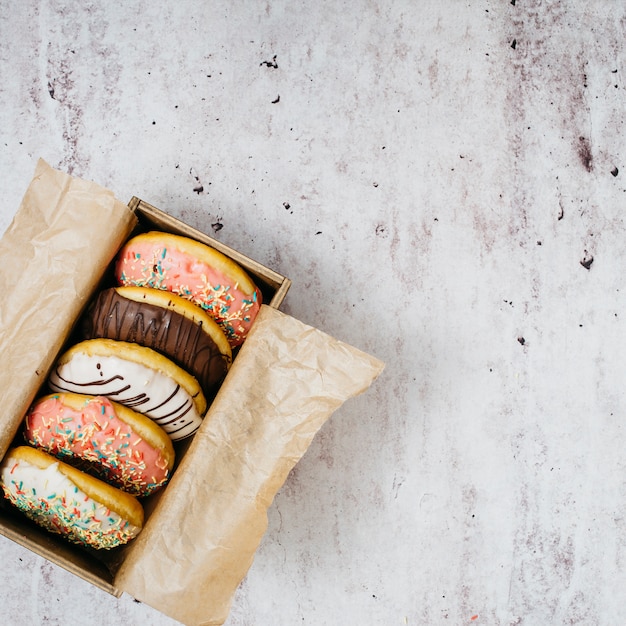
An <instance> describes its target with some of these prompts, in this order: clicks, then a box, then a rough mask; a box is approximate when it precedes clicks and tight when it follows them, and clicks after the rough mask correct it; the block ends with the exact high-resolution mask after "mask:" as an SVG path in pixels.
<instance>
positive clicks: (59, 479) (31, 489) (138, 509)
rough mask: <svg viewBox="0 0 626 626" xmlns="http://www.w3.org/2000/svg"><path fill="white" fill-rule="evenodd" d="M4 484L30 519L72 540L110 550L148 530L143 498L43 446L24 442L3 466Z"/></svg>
mask: <svg viewBox="0 0 626 626" xmlns="http://www.w3.org/2000/svg"><path fill="white" fill-rule="evenodd" d="M0 487H1V488H2V491H3V493H4V496H5V498H7V500H9V502H11V503H12V504H13V505H14V506H15V507H17V508H18V509H19V510H20V511H22V513H24V514H25V515H26V516H27V517H28V518H30V519H31V520H32V521H34V522H35V523H36V524H38V525H39V526H41V527H43V528H45V529H46V530H48V531H50V532H53V533H56V534H58V535H62V536H63V537H65V538H66V539H67V540H68V541H70V542H72V543H75V544H78V545H83V546H89V547H91V548H95V549H97V550H102V549H104V550H109V549H111V548H116V547H118V546H121V545H124V544H126V543H128V542H129V541H131V540H132V539H134V538H135V537H136V536H137V535H138V534H139V533H140V532H141V529H142V528H143V521H144V511H143V507H142V506H141V504H140V503H139V501H138V500H137V499H136V498H135V497H134V496H131V495H130V494H128V493H125V492H124V491H121V490H120V489H117V488H115V487H113V486H111V485H109V484H107V483H105V482H103V481H101V480H98V479H97V478H94V477H93V476H89V475H88V474H85V473H84V472H81V471H79V470H77V469H76V468H74V467H72V466H70V465H67V464H65V463H63V462H61V461H58V460H57V459H55V458H54V457H52V456H50V455H49V454H46V453H45V452H43V451H42V450H38V449H37V448H32V447H30V446H19V447H17V448H13V449H11V450H9V451H8V452H7V454H6V455H5V457H4V459H3V461H2V464H1V465H0Z"/></svg>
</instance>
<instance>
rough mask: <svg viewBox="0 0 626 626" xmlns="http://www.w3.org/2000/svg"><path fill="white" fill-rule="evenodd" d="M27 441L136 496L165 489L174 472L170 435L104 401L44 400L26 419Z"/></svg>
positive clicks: (56, 396)
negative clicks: (171, 473)
mask: <svg viewBox="0 0 626 626" xmlns="http://www.w3.org/2000/svg"><path fill="white" fill-rule="evenodd" d="M24 439H25V440H26V442H27V443H28V444H30V445H31V446H35V447H36V448H40V449H42V450H44V451H45V452H47V453H48V454H51V455H52V456H55V457H56V458H58V459H60V460H62V461H65V462H66V463H68V464H70V465H73V466H75V467H78V468H79V469H81V470H84V471H86V472H87V473H89V474H93V475H95V476H96V477H98V478H100V479H102V480H104V481H106V482H108V483H109V484H112V485H114V486H116V487H119V488H120V489H122V490H124V491H126V492H127V493H131V494H133V495H135V496H147V495H149V494H151V493H153V492H154V491H155V490H157V489H159V488H161V487H163V486H164V485H165V484H166V483H167V481H168V480H169V476H170V472H171V471H172V468H173V467H174V446H173V445H172V440H171V439H170V438H169V437H168V436H167V434H166V433H165V431H164V430H163V429H162V428H160V427H159V426H157V425H156V424H155V423H154V422H153V421H152V420H150V419H149V418H147V417H146V416H145V415H141V414H140V413H136V412H135V411H133V410H131V409H129V408H127V407H125V406H123V405H121V404H117V403H114V402H111V401H110V400H109V399H108V398H105V397H94V396H86V395H81V394H74V393H59V394H52V395H47V396H44V397H43V398H39V399H38V400H37V401H35V403H34V404H33V405H32V406H31V408H30V410H29V411H28V413H27V414H26V418H25V420H24Z"/></svg>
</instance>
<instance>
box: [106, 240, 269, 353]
mask: <svg viewBox="0 0 626 626" xmlns="http://www.w3.org/2000/svg"><path fill="white" fill-rule="evenodd" d="M115 275H116V277H117V280H118V282H119V283H120V284H121V285H132V286H137V287H152V288H156V289H163V290H166V291H170V292H172V293H175V294H177V295H179V296H181V297H183V298H185V299H187V300H190V301H191V302H194V303H195V304H197V305H198V306H200V307H202V308H203V309H204V310H205V311H207V313H209V315H211V316H212V317H213V318H214V319H215V320H216V322H217V323H218V324H219V325H220V326H221V328H222V330H223V331H224V333H225V334H226V337H227V338H228V341H229V343H230V345H231V346H232V347H235V346H238V345H240V344H241V343H243V341H244V339H245V338H246V335H247V334H248V331H249V330H250V327H251V326H252V323H253V322H254V319H255V318H256V315H257V313H258V312H259V308H260V306H261V293H260V292H259V290H258V289H256V290H255V292H254V293H253V294H246V293H244V292H243V291H241V290H240V289H239V287H238V285H237V284H232V283H231V282H230V280H229V279H228V277H227V276H225V275H224V274H222V273H221V272H219V271H217V270H216V269H215V268H213V267H211V266H209V265H207V264H206V263H202V262H199V261H197V260H195V259H193V258H191V257H190V255H188V254H186V253H184V252H181V251H179V250H177V249H175V248H165V247H164V246H162V245H159V244H154V243H149V242H144V241H133V240H131V241H130V242H128V244H127V245H126V246H125V247H124V248H123V249H122V251H121V252H120V254H119V256H118V261H117V265H116V270H115Z"/></svg>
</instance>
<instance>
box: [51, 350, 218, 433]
mask: <svg viewBox="0 0 626 626" xmlns="http://www.w3.org/2000/svg"><path fill="white" fill-rule="evenodd" d="M48 384H49V386H50V388H51V389H52V390H53V391H71V392H74V393H81V394H89V395H99V396H106V397H107V398H109V399H111V400H114V401H115V402H119V403H120V404H123V405H125V406H127V407H130V408H131V409H133V410H135V411H137V412H139V413H143V414H144V415H147V416H148V417H150V418H151V419H152V420H154V421H155V422H156V423H157V424H158V425H159V426H160V427H161V428H163V430H164V431H165V432H166V433H167V434H168V435H169V436H170V438H171V439H172V440H173V441H178V440H180V439H184V438H185V437H189V436H190V435H193V434H194V433H195V432H196V430H198V428H199V427H200V424H201V423H202V418H203V417H204V413H205V412H206V399H205V398H204V395H203V394H202V391H201V389H200V386H199V384H198V382H197V381H196V379H195V378H193V376H191V375H190V374H188V373H187V372H185V371H184V370H182V369H181V368H180V367H178V366H177V365H175V364H174V363H172V362H171V361H170V360H169V359H167V358H166V357H164V356H163V355H161V354H159V353H158V352H155V351H154V350H152V349H150V348H146V347H143V346H139V345H137V344H131V343H126V342H123V341H114V340H111V339H91V340H88V341H83V342H81V343H78V344H76V345H74V346H72V347H71V348H70V349H69V350H68V351H67V352H66V353H65V354H63V355H62V356H61V357H60V359H59V360H58V361H57V364H56V365H55V367H54V369H53V370H52V372H51V374H50V377H49V380H48Z"/></svg>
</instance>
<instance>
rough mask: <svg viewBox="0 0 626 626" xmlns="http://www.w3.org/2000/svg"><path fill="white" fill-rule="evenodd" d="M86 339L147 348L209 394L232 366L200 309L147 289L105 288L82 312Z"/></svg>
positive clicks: (227, 346)
mask: <svg viewBox="0 0 626 626" xmlns="http://www.w3.org/2000/svg"><path fill="white" fill-rule="evenodd" d="M82 333H83V336H84V337H85V338H86V339H95V338H105V339H115V340H117V341H126V342H129V343H138V344H139V345H142V346H146V347H148V348H152V349H153V350H156V351H157V352H160V353H161V354H163V355H165V356H166V357H168V358H169V359H171V360H172V361H174V363H176V364H177V365H179V366H180V367H182V368H183V369H184V370H186V371H187V372H189V373H190V374H192V375H193V376H194V377H195V378H196V379H197V380H198V382H199V383H200V385H201V386H202V389H203V391H204V393H205V395H207V396H211V395H214V394H215V392H216V390H217V388H218V387H219V385H220V383H221V382H222V381H223V380H224V377H225V376H226V374H227V372H228V369H229V367H230V364H231V361H232V352H231V348H230V344H229V343H228V341H227V340H226V336H225V335H224V333H223V332H222V331H221V329H220V327H219V326H218V325H217V323H216V322H215V320H214V319H213V318H212V317H210V316H209V315H208V314H207V313H206V312H205V311H204V310H203V309H201V308H200V307H198V306H196V305H194V304H193V303H191V302H189V301H188V300H185V299H184V298H181V297H180V296H177V295H175V294H172V293H168V292H166V291H161V290H159V289H150V288H147V287H117V288H111V289H105V290H104V291H101V292H100V293H99V294H98V296H97V297H96V299H95V301H94V302H93V303H92V305H91V306H90V307H89V309H88V310H87V312H86V314H85V316H84V318H83V324H82Z"/></svg>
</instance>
